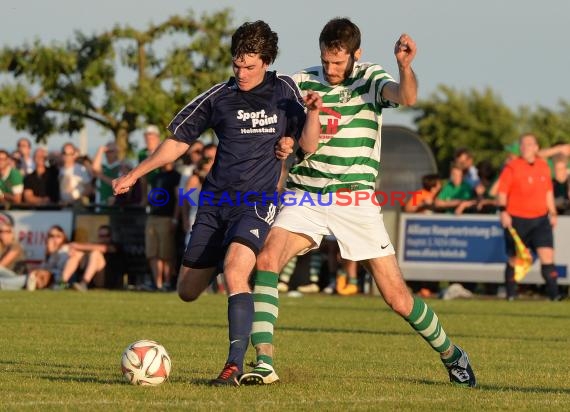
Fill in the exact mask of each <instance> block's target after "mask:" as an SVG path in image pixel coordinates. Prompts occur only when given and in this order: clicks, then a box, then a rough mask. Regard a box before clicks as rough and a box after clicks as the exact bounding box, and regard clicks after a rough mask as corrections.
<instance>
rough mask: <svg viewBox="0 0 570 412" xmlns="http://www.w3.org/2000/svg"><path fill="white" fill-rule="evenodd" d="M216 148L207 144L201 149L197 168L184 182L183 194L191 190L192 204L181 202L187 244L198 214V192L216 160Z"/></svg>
mask: <svg viewBox="0 0 570 412" xmlns="http://www.w3.org/2000/svg"><path fill="white" fill-rule="evenodd" d="M216 151H217V146H216V145H215V144H213V143H212V144H209V145H207V146H203V147H202V151H201V160H200V162H199V163H198V167H197V168H196V169H195V170H194V172H193V173H192V176H190V178H189V179H188V180H187V181H186V185H185V186H184V192H185V193H186V192H188V191H189V190H192V189H193V192H192V195H191V196H190V198H191V199H192V202H193V203H194V204H191V203H190V202H188V201H185V202H182V225H183V228H184V232H185V233H186V234H187V235H186V241H185V243H186V244H188V241H189V240H190V235H191V232H192V226H193V225H194V221H195V220H196V213H198V206H199V204H200V190H202V185H203V184H204V181H205V180H206V176H208V173H210V170H212V166H213V165H214V160H215V158H216Z"/></svg>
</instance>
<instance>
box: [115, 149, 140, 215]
mask: <svg viewBox="0 0 570 412" xmlns="http://www.w3.org/2000/svg"><path fill="white" fill-rule="evenodd" d="M131 170H133V166H132V165H131V164H130V162H129V161H127V160H122V161H121V166H120V169H119V176H125V175H127V174H128V173H129V172H130V171H131ZM111 200H112V203H111V204H113V205H115V206H135V205H140V204H141V202H142V184H141V181H140V180H137V182H136V183H135V184H134V185H133V188H132V189H131V190H130V191H128V192H127V193H121V194H120V195H116V196H113V197H112V198H111Z"/></svg>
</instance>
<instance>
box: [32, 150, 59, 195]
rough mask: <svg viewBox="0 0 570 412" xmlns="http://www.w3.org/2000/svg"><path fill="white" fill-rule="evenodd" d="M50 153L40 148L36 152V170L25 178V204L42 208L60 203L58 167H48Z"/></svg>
mask: <svg viewBox="0 0 570 412" xmlns="http://www.w3.org/2000/svg"><path fill="white" fill-rule="evenodd" d="M47 156H48V152H47V150H46V149H45V148H43V147H38V148H37V149H36V151H35V152H34V163H35V165H36V170H34V171H33V172H32V173H31V174H29V175H26V176H25V177H24V202H25V203H27V204H29V205H34V206H41V205H47V204H57V203H58V202H59V183H58V181H57V175H58V169H57V166H46V162H47Z"/></svg>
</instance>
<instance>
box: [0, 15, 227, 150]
mask: <svg viewBox="0 0 570 412" xmlns="http://www.w3.org/2000/svg"><path fill="white" fill-rule="evenodd" d="M231 21H232V18H231V13H230V11H229V10H228V9H225V10H222V11H219V12H215V13H212V14H210V15H208V14H204V15H202V16H200V17H198V18H197V17H195V16H194V14H193V13H192V12H189V13H188V15H186V16H173V17H170V18H169V19H167V20H166V21H164V22H162V23H158V24H150V25H149V26H148V27H147V28H146V29H145V30H138V29H135V28H133V27H130V26H121V25H117V26H115V27H114V28H112V29H111V30H109V31H106V32H103V33H97V34H93V35H86V34H84V33H81V32H79V31H78V32H75V34H74V38H73V39H72V40H70V41H68V42H66V43H65V44H59V43H54V44H50V45H44V44H42V43H41V42H40V41H39V40H36V41H35V42H34V43H32V44H31V45H29V44H25V45H23V46H21V47H13V48H12V47H5V48H3V49H1V50H0V74H2V75H3V76H2V78H5V79H6V81H4V82H3V83H0V117H2V116H8V117H10V122H11V124H12V126H13V127H14V128H16V129H17V130H27V131H28V132H29V133H31V134H32V135H33V136H35V137H36V139H37V140H39V141H45V140H46V139H47V138H48V137H49V136H50V135H51V134H53V133H74V132H77V131H79V130H80V129H81V128H82V127H83V126H84V124H85V121H88V120H89V121H93V122H95V123H97V124H98V125H99V126H101V127H102V128H104V129H106V130H109V131H110V132H111V133H112V134H113V135H114V136H115V138H116V139H117V140H119V141H118V143H119V145H120V146H121V148H122V149H123V150H124V149H126V147H127V144H128V142H127V141H121V139H122V138H127V137H128V135H129V133H131V132H132V131H134V130H136V129H138V128H141V127H143V126H144V125H145V124H147V123H154V124H157V125H159V126H160V127H162V128H165V127H166V125H167V124H168V122H169V121H170V120H171V119H172V117H173V115H174V114H175V113H176V112H177V111H178V110H179V109H180V108H181V107H182V106H184V105H185V104H186V103H187V102H188V101H189V100H190V99H192V98H194V97H195V96H197V95H198V94H199V93H201V92H202V91H204V90H205V89H207V88H209V87H210V86H212V84H215V83H218V82H221V81H223V80H225V79H226V78H227V76H228V75H229V74H230V72H231V70H230V68H231V56H230V52H229V44H230V39H231V34H232V33H233V28H232V26H231Z"/></svg>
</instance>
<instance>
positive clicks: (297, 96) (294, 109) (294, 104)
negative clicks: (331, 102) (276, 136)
mask: <svg viewBox="0 0 570 412" xmlns="http://www.w3.org/2000/svg"><path fill="white" fill-rule="evenodd" d="M279 79H280V80H281V81H282V82H283V88H284V95H285V96H286V105H287V107H286V113H287V127H286V129H285V136H290V137H294V138H295V139H296V140H299V138H300V137H301V132H302V131H303V126H304V125H305V118H306V114H305V104H304V102H303V97H302V95H301V90H299V87H297V84H296V83H295V81H294V80H293V79H292V78H291V77H289V76H284V75H279Z"/></svg>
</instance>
